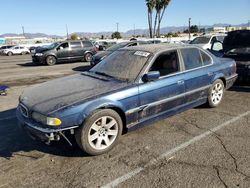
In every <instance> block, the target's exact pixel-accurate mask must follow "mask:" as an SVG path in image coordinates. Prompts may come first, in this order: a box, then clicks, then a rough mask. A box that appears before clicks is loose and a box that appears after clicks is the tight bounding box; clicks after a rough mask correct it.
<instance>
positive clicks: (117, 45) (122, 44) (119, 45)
mask: <svg viewBox="0 0 250 188" xmlns="http://www.w3.org/2000/svg"><path fill="white" fill-rule="evenodd" d="M127 44H128V43H127V42H122V43H119V44H115V45H113V46H111V47H109V48H108V49H107V50H108V51H116V50H118V49H120V48H124V47H125V46H126V45H127Z"/></svg>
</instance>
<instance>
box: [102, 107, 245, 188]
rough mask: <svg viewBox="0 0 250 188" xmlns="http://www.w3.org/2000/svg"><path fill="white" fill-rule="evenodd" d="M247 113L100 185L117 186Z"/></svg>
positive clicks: (109, 187)
mask: <svg viewBox="0 0 250 188" xmlns="http://www.w3.org/2000/svg"><path fill="white" fill-rule="evenodd" d="M249 114H250V111H247V112H245V113H243V114H241V115H239V116H237V117H234V118H232V119H231V120H229V121H226V122H224V123H222V124H220V125H219V126H217V127H215V128H213V129H210V130H208V131H206V132H204V133H202V134H200V135H198V136H195V137H194V138H192V139H190V140H189V141H187V142H184V143H182V144H180V145H179V146H177V147H175V148H173V149H171V150H168V151H166V152H165V153H163V154H161V155H160V156H159V157H157V158H155V159H152V160H150V161H149V162H148V163H147V164H146V165H145V166H144V167H138V168H136V169H135V170H133V171H131V172H129V173H127V174H125V175H123V176H121V177H119V178H117V179H115V180H114V181H111V182H110V183H108V184H106V185H104V186H102V188H111V187H116V186H118V185H119V184H120V183H122V182H124V181H126V180H128V179H130V178H132V177H133V176H135V175H136V174H139V173H140V172H141V171H142V170H144V169H145V168H146V167H148V166H151V165H153V164H156V163H157V162H158V161H159V160H161V159H163V158H167V157H171V156H172V155H173V154H175V153H176V152H178V151H180V150H182V149H185V148H186V147H188V146H189V145H191V144H193V143H195V142H198V141H200V140H201V139H203V138H205V137H207V136H209V135H211V134H213V133H214V132H216V131H218V130H220V129H222V128H224V127H225V126H227V125H230V124H232V123H234V122H235V121H237V120H239V119H241V118H242V117H245V116H247V115H249Z"/></svg>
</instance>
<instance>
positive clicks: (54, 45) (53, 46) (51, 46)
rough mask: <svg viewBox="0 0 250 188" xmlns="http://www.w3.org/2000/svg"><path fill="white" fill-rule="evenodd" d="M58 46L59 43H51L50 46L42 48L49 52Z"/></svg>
mask: <svg viewBox="0 0 250 188" xmlns="http://www.w3.org/2000/svg"><path fill="white" fill-rule="evenodd" d="M58 44H59V43H57V42H55V43H52V44H50V45H46V46H43V47H44V48H47V49H49V50H51V49H53V48H55V47H57V46H58Z"/></svg>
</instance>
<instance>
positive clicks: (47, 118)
mask: <svg viewBox="0 0 250 188" xmlns="http://www.w3.org/2000/svg"><path fill="white" fill-rule="evenodd" d="M236 78H237V74H236V64H235V61H234V60H232V59H226V58H218V57H215V56H213V55H212V54H211V53H209V52H208V51H206V50H203V49H201V48H199V47H196V46H190V45H173V44H156V45H145V46H138V47H130V48H124V49H120V50H118V51H116V52H114V53H112V54H111V55H110V56H108V57H107V58H105V59H104V60H103V61H102V62H101V63H100V64H98V65H96V66H95V67H94V68H92V69H90V70H89V71H86V72H82V73H80V74H76V75H72V76H68V77H64V78H60V79H55V80H52V81H49V82H46V83H42V84H38V85H34V86H32V87H30V88H28V89H26V90H25V91H24V92H23V94H22V95H21V96H20V98H19V105H18V107H17V113H16V114H17V117H18V120H19V122H20V126H21V127H22V128H23V129H24V130H26V131H27V132H28V133H29V135H30V136H31V137H32V138H35V139H39V140H41V141H44V142H47V143H49V142H50V141H53V140H56V141H58V140H60V139H66V140H67V141H68V142H69V143H70V144H71V142H70V140H69V139H68V138H67V134H66V133H70V134H73V135H75V138H76V141H77V143H78V145H79V147H80V148H81V149H82V150H83V151H85V152H86V153H88V154H90V155H99V154H103V153H105V152H107V151H109V150H111V149H112V148H113V147H114V146H115V144H117V141H118V139H119V138H120V136H121V135H122V134H123V133H126V132H127V131H129V130H134V129H136V128H138V127H140V126H143V125H146V124H149V123H152V122H153V121H156V120H160V119H162V118H166V117H169V116H172V115H175V114H177V113H180V112H182V111H185V110H187V109H190V108H193V107H196V106H199V105H202V104H204V103H206V104H207V105H208V106H209V107H217V106H218V105H219V104H220V103H221V102H222V99H223V95H224V91H225V90H226V89H228V88H229V87H231V86H232V84H233V83H234V81H235V80H236Z"/></svg>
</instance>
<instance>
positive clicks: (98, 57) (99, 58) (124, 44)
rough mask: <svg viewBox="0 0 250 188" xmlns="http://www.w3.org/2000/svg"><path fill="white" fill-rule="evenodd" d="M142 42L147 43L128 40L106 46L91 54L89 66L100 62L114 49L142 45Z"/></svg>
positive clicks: (144, 42) (143, 42) (145, 42)
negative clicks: (104, 48)
mask: <svg viewBox="0 0 250 188" xmlns="http://www.w3.org/2000/svg"><path fill="white" fill-rule="evenodd" d="M143 44H149V42H147V41H129V42H121V43H118V44H115V45H113V46H111V47H110V48H108V49H107V50H105V51H101V52H98V53H97V54H96V55H94V56H93V58H92V61H91V63H90V64H91V66H92V67H93V66H95V65H96V64H98V63H99V62H101V61H102V60H103V59H104V58H106V57H107V56H109V55H110V54H112V53H113V52H114V51H116V50H118V49H121V48H124V47H130V46H138V45H143Z"/></svg>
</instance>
